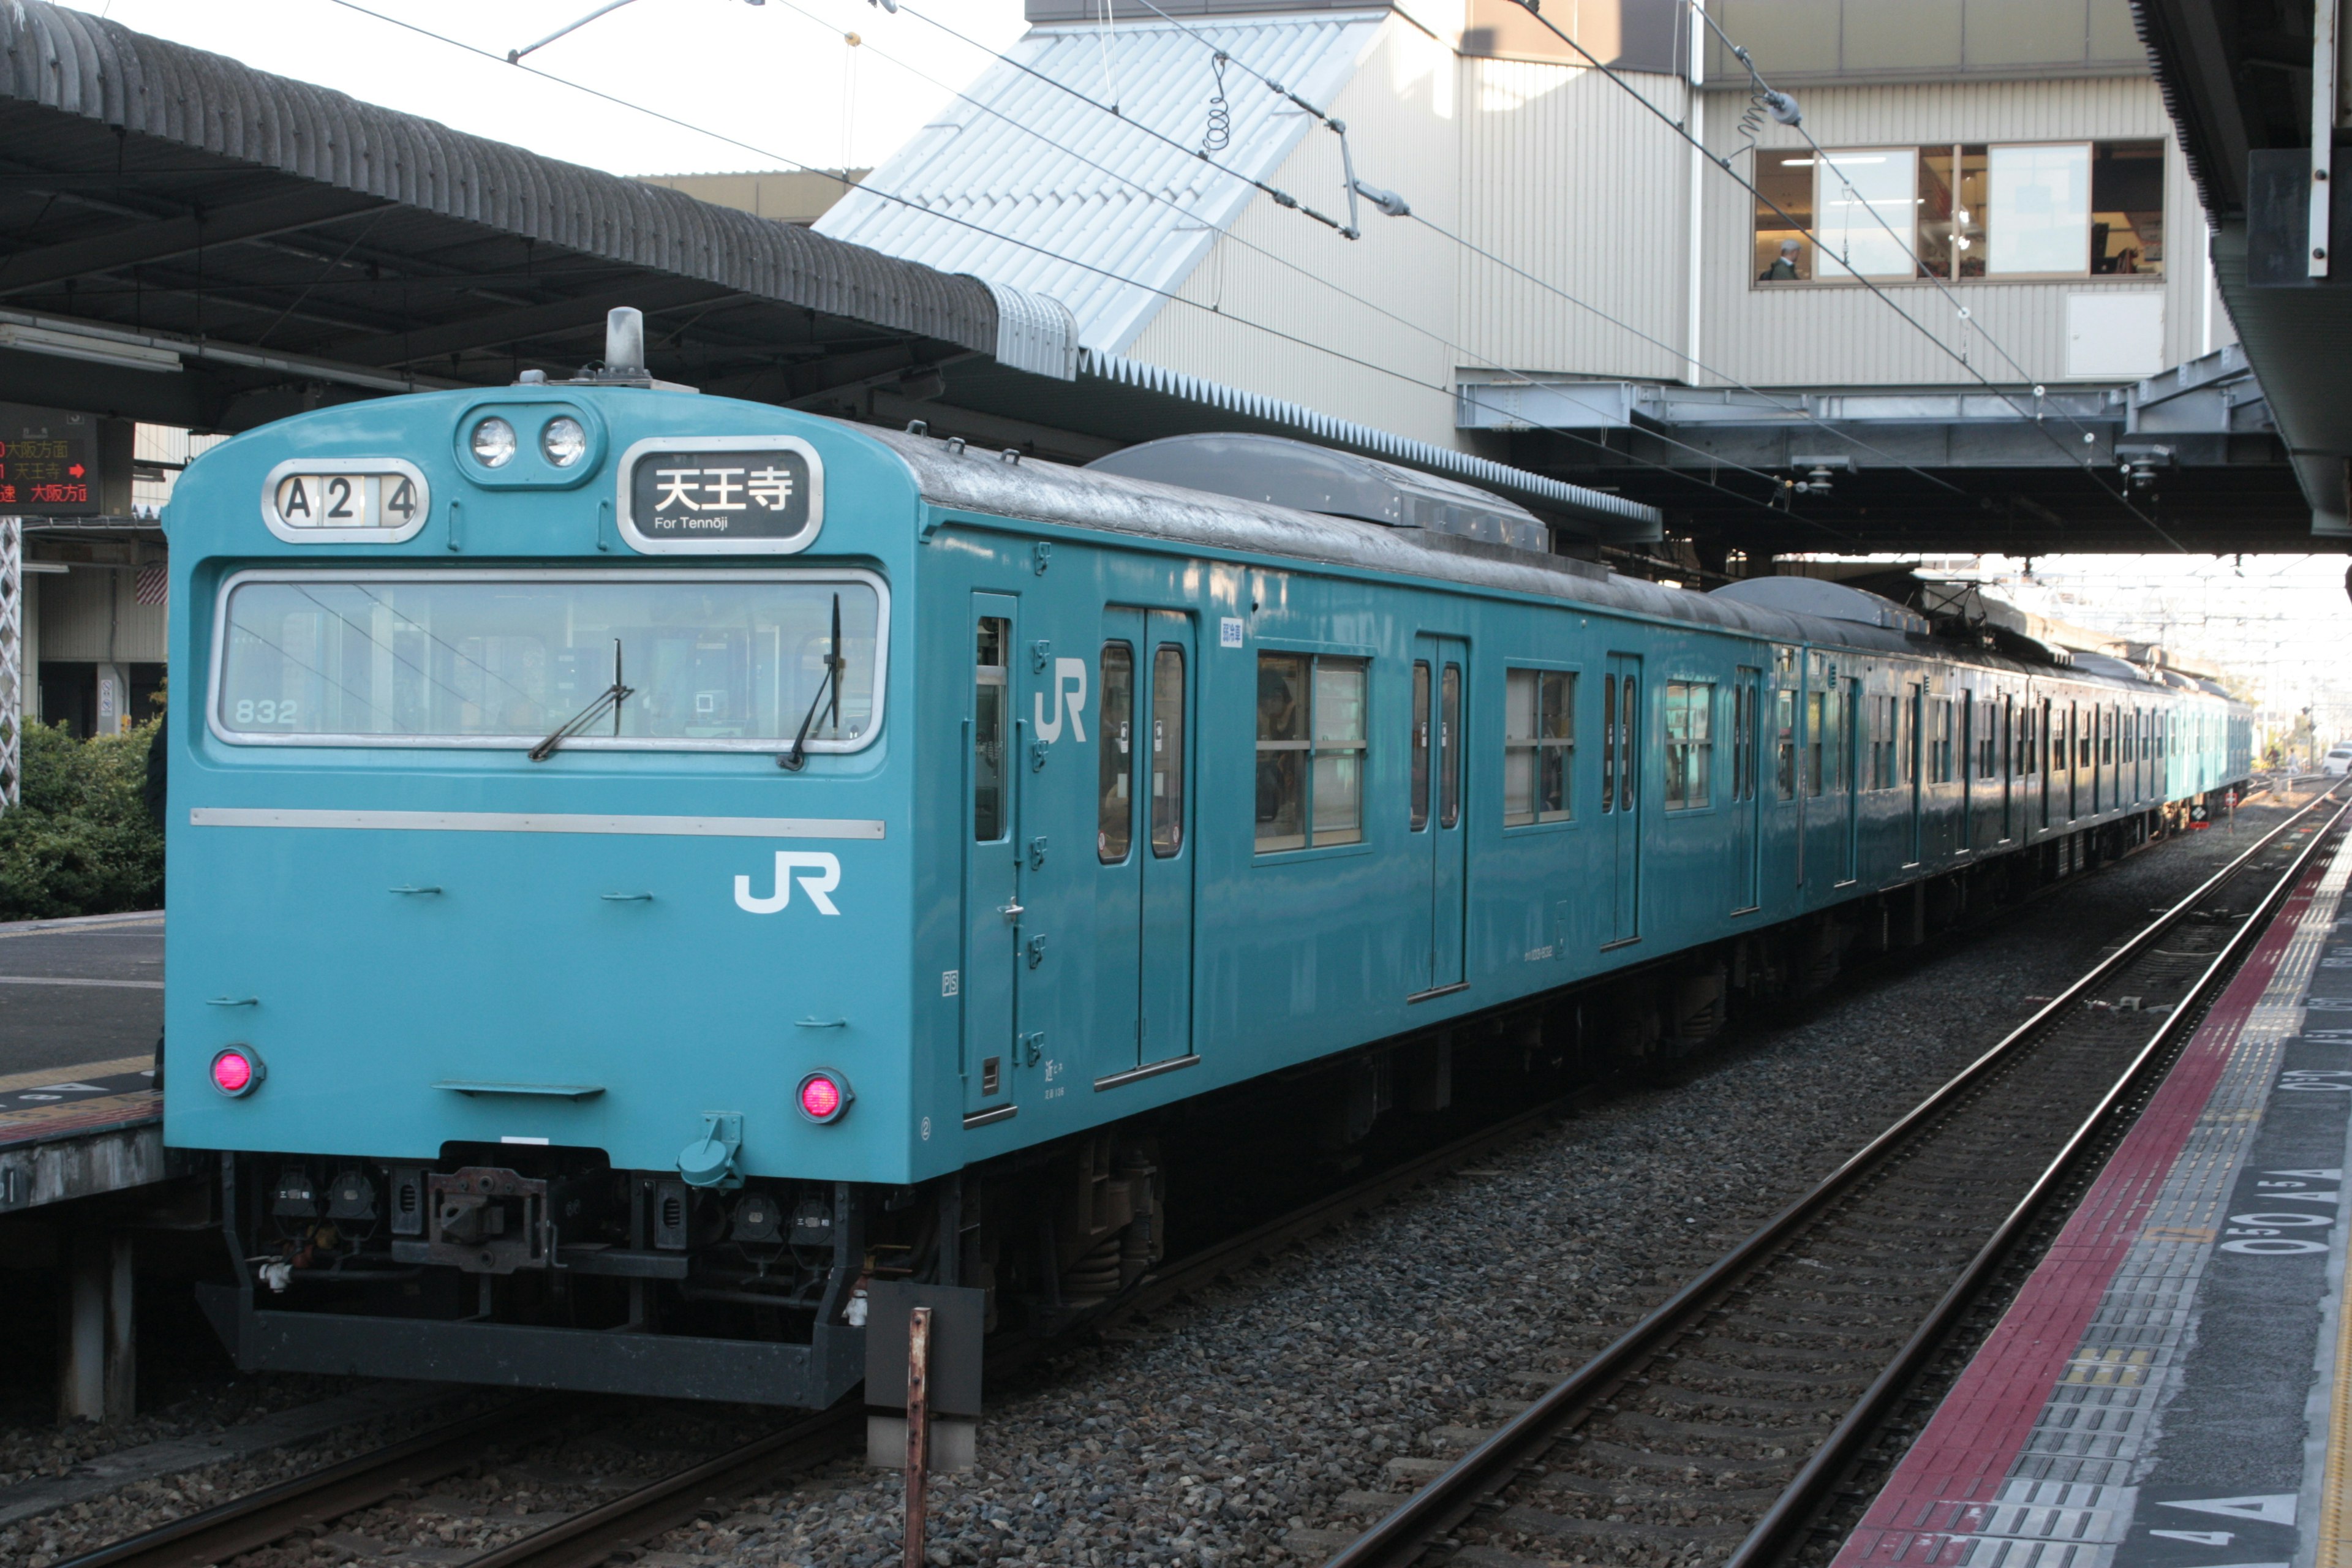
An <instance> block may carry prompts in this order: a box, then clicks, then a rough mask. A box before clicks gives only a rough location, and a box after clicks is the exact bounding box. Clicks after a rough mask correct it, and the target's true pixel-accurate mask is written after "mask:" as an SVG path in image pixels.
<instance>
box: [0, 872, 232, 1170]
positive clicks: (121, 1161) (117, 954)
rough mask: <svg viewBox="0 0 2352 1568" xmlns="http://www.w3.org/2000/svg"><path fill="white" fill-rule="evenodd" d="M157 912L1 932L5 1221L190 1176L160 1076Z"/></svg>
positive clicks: (0, 1118) (0, 1163)
mask: <svg viewBox="0 0 2352 1568" xmlns="http://www.w3.org/2000/svg"><path fill="white" fill-rule="evenodd" d="M162 1027H163V915H162V914H161V913H160V912H149V913H145V914H131V915H102V916H100V917H98V918H96V919H86V920H65V921H22V922H17V923H14V924H7V925H0V1215H6V1214H13V1213H16V1212H19V1211H22V1210H25V1209H29V1208H38V1207H41V1206H43V1205H48V1204H54V1203H62V1202H65V1201H67V1200H68V1199H72V1198H85V1197H99V1196H103V1195H104V1194H109V1193H117V1192H123V1191H126V1190H128V1189H130V1188H133V1187H140V1186H144V1185H146V1184H149V1183H151V1182H159V1181H163V1180H164V1179H166V1178H167V1177H170V1176H174V1175H179V1174H182V1173H184V1171H183V1169H182V1167H183V1166H184V1165H185V1163H186V1162H185V1161H184V1160H174V1159H173V1157H172V1156H171V1155H170V1154H168V1153H167V1152H165V1150H164V1148H163V1096H162V1095H161V1094H159V1093H157V1092H156V1089H155V1085H154V1077H153V1068H154V1053H155V1038H156V1036H157V1034H158V1033H159V1032H160V1031H161V1029H162Z"/></svg>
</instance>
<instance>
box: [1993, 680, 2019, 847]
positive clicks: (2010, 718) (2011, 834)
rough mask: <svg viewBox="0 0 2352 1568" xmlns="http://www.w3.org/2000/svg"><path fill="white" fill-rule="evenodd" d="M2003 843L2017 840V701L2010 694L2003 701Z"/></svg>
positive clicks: (2001, 744) (2001, 741) (2001, 833)
mask: <svg viewBox="0 0 2352 1568" xmlns="http://www.w3.org/2000/svg"><path fill="white" fill-rule="evenodd" d="M1994 761H1996V762H1997V763H2000V841H2001V842H2002V843H2004V844H2006V843H2008V842H2009V841H2010V840H2011V839H2012V838H2015V837H2017V787H2016V786H2017V700H2016V699H2015V698H2014V697H2011V695H2009V694H2008V693H2007V692H2003V693H2002V694H2001V699H2000V753H1999V755H1998V756H1996V757H1995V758H1994Z"/></svg>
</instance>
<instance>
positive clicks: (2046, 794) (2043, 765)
mask: <svg viewBox="0 0 2352 1568" xmlns="http://www.w3.org/2000/svg"><path fill="white" fill-rule="evenodd" d="M2057 722H2058V709H2057V706H2056V704H2054V703H2053V702H2052V701H2051V700H2050V699H2048V698H2047V697H2045V698H2043V699H2042V738H2041V739H2040V740H2039V741H2037V742H2035V743H2034V747H2033V762H2034V764H2035V766H2037V767H2039V768H2040V769H2041V770H2042V826H2044V827H2047V826H2050V792H2051V789H2052V785H2051V782H2050V780H2051V776H2052V775H2053V774H2054V773H2057V771H2058V759H2059V757H2060V756H2061V755H2062V754H2063V751H2064V747H2065V744H2066V741H2065V737H2064V736H2063V735H2061V734H2059V733H2058V731H2057V730H2056V729H2055V728H2054V726H2055V725H2056V724H2057Z"/></svg>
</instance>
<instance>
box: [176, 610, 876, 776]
mask: <svg viewBox="0 0 2352 1568" xmlns="http://www.w3.org/2000/svg"><path fill="white" fill-rule="evenodd" d="M887 613H888V605H887V600H886V598H885V595H884V592H883V589H882V586H881V584H880V583H879V582H878V581H877V579H875V578H874V577H872V576H871V575H870V574H863V573H830V574H828V573H822V572H789V571H777V572H726V573H719V572H699V571H680V572H662V573H627V574H623V573H614V572H556V571H548V572H508V573H499V572H454V571H453V572H436V573H414V572H411V573H397V572H384V573H371V572H342V573H334V572H253V573H247V574H243V575H241V576H239V577H237V578H236V579H234V580H232V581H231V582H230V584H228V587H227V589H226V593H225V594H224V595H223V603H222V605H221V611H220V626H219V630H218V632H217V637H218V643H217V657H216V658H215V666H214V668H215V701H214V704H213V723H214V727H215V729H216V730H217V731H220V732H221V733H222V734H223V735H224V736H225V737H226V738H227V739H230V740H234V741H239V742H260V743H271V742H275V743H278V744H287V743H294V744H303V743H308V744H312V745H348V744H359V745H457V746H495V745H504V744H514V745H519V746H526V747H527V746H530V745H531V744H533V743H535V742H538V741H539V740H540V739H541V737H542V736H544V735H546V734H547V733H548V732H549V731H551V730H553V729H555V728H556V727H558V726H560V725H562V724H564V723H565V722H567V721H570V720H571V719H572V717H573V716H574V715H576V714H578V713H580V712H581V711H582V710H583V709H585V708H587V707H589V706H590V705H591V704H593V703H594V702H595V701H596V700H597V699H598V698H599V697H600V696H601V695H603V694H604V693H606V692H607V691H608V690H609V689H612V688H613V687H614V686H616V685H618V686H624V687H626V688H627V689H628V695H627V696H626V697H625V698H623V699H622V700H620V701H619V702H618V704H617V705H616V706H614V707H613V710H612V713H611V716H610V717H609V718H605V717H603V716H602V713H601V710H600V715H599V718H598V721H597V722H596V723H594V724H593V725H592V726H590V727H589V728H588V729H587V730H585V731H582V732H581V733H579V734H578V735H577V736H576V737H575V738H572V739H569V740H567V741H566V742H565V744H566V745H567V746H575V747H598V746H603V747H621V748H628V749H654V750H719V751H732V750H767V749H773V748H776V747H779V746H784V745H789V744H791V743H792V742H793V737H794V736H796V735H797V734H799V733H800V728H801V725H802V723H803V721H806V722H807V723H808V726H809V728H808V740H807V749H808V750H810V751H813V752H826V751H834V752H844V751H854V750H856V749H857V748H858V747H860V746H862V745H864V744H866V742H868V741H870V740H871V739H872V738H873V734H874V731H875V729H876V727H877V723H878V721H879V720H880V717H881V715H880V712H879V709H878V702H879V697H878V693H879V691H880V689H881V685H882V668H881V665H882V657H883V647H884V643H885V637H886V629H887V628H886V617H887ZM836 638H837V639H838V641H837V643H836V640H835V639H836ZM829 658H833V659H838V661H839V665H838V669H839V679H838V681H837V682H829V681H828V680H827V679H826V669H827V661H828V659H829Z"/></svg>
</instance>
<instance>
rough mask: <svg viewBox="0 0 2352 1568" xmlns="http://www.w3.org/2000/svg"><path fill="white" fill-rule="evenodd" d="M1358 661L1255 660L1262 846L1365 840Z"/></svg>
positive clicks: (1296, 656)
mask: <svg viewBox="0 0 2352 1568" xmlns="http://www.w3.org/2000/svg"><path fill="white" fill-rule="evenodd" d="M1365 673H1366V672H1365V663H1364V661H1363V660H1362V659H1360V658H1328V657H1326V656H1323V655H1318V654H1300V653H1262V654H1260V655H1259V656H1258V661H1257V847H1258V851H1259V852H1260V853H1261V854H1263V853H1265V852H1267V851H1271V850H1280V849H1304V848H1307V847H1311V846H1315V845H1324V844H1355V843H1359V842H1360V841H1361V840H1362V838H1363V837H1364V745H1365V738H1364V727H1365V713H1364V707H1365V704H1364V688H1365Z"/></svg>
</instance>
